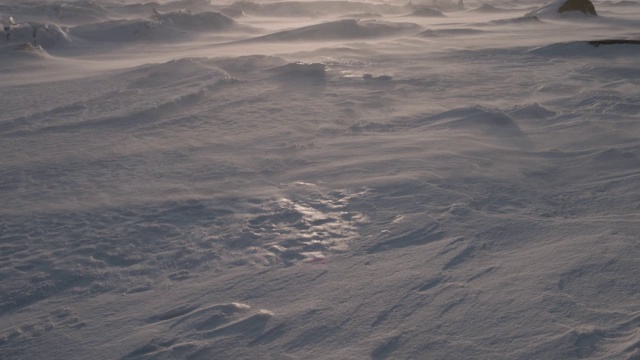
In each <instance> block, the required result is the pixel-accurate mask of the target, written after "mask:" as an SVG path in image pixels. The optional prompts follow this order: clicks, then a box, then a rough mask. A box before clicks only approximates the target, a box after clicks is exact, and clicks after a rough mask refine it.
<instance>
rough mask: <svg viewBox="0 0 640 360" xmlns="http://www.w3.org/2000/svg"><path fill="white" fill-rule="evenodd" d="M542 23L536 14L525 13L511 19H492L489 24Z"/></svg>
mask: <svg viewBox="0 0 640 360" xmlns="http://www.w3.org/2000/svg"><path fill="white" fill-rule="evenodd" d="M540 23H541V21H540V18H539V17H537V16H534V15H525V16H519V17H516V18H510V19H498V20H491V21H490V22H489V24H491V25H528V24H531V25H536V24H540Z"/></svg>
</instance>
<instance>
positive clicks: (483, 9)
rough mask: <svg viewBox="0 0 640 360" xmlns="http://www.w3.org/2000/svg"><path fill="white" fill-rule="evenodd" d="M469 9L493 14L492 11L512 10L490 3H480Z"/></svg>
mask: <svg viewBox="0 0 640 360" xmlns="http://www.w3.org/2000/svg"><path fill="white" fill-rule="evenodd" d="M469 11H471V12H477V13H485V14H493V13H503V12H507V11H513V10H512V9H504V8H500V7H496V6H493V5H490V4H482V6H480V7H478V8H475V9H472V10H469Z"/></svg>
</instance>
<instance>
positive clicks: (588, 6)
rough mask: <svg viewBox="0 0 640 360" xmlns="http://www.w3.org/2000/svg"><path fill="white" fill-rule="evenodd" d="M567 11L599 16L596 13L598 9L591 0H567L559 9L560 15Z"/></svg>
mask: <svg viewBox="0 0 640 360" xmlns="http://www.w3.org/2000/svg"><path fill="white" fill-rule="evenodd" d="M567 11H580V12H582V13H584V14H591V15H598V14H597V13H596V7H595V6H593V3H592V2H591V1H590V0H567V1H566V2H565V3H564V4H563V5H562V6H560V8H559V9H558V12H559V13H563V12H567Z"/></svg>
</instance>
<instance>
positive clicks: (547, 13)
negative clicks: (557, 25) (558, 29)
mask: <svg viewBox="0 0 640 360" xmlns="http://www.w3.org/2000/svg"><path fill="white" fill-rule="evenodd" d="M593 15H597V13H596V9H595V7H594V6H593V3H592V2H591V1H590V0H553V1H550V2H548V3H546V4H544V5H542V6H541V7H540V8H538V9H536V10H534V11H531V12H529V13H528V14H527V16H538V17H567V16H570V17H583V16H593Z"/></svg>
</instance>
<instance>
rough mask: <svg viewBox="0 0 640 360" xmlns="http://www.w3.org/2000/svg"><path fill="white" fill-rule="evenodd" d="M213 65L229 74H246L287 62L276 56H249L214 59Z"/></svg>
mask: <svg viewBox="0 0 640 360" xmlns="http://www.w3.org/2000/svg"><path fill="white" fill-rule="evenodd" d="M215 63H216V64H217V65H218V66H219V67H221V68H222V69H224V70H225V71H228V72H230V73H235V72H242V73H246V72H251V71H256V70H264V69H268V68H275V67H277V66H281V65H285V64H287V61H286V60H285V59H283V58H281V57H277V56H267V55H249V56H238V57H232V58H219V59H215Z"/></svg>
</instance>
